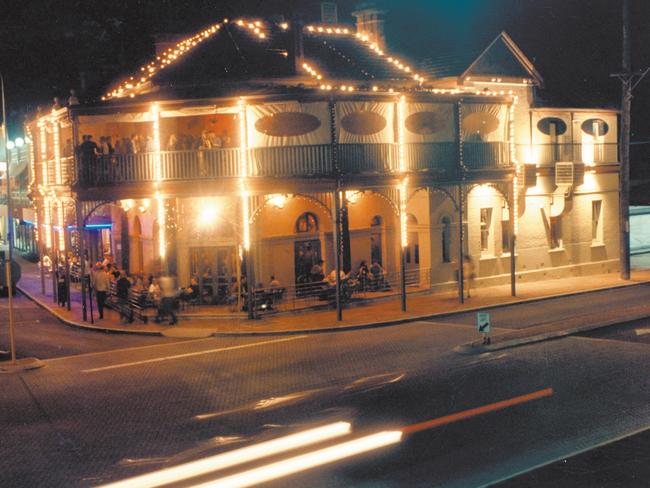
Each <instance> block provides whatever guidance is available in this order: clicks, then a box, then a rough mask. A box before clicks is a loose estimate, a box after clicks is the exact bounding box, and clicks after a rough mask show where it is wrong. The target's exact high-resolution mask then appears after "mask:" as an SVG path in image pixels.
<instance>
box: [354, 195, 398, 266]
mask: <svg viewBox="0 0 650 488" xmlns="http://www.w3.org/2000/svg"><path fill="white" fill-rule="evenodd" d="M375 215H379V216H381V218H382V220H383V230H384V232H383V235H382V258H383V261H384V264H383V267H384V269H385V270H386V271H388V272H396V271H398V270H399V247H398V240H399V236H398V229H399V218H398V216H397V213H396V210H395V208H394V207H393V206H392V205H391V204H390V203H389V202H388V200H387V199H386V198H384V197H383V196H381V195H379V194H377V193H373V192H370V191H367V192H364V193H362V194H360V195H359V199H358V201H357V202H356V203H354V204H348V225H349V228H350V253H351V260H352V269H353V270H355V271H356V270H357V269H359V264H360V262H361V261H362V260H365V261H366V263H367V264H368V265H370V264H371V263H370V232H371V229H370V223H371V221H372V218H373V217H374V216H375Z"/></svg>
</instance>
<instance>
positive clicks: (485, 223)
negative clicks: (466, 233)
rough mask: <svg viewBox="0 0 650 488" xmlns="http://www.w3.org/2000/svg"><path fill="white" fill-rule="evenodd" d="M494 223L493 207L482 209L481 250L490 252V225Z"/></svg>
mask: <svg viewBox="0 0 650 488" xmlns="http://www.w3.org/2000/svg"><path fill="white" fill-rule="evenodd" d="M491 225H492V209H491V208H482V209H481V252H482V253H489V252H490V227H491Z"/></svg>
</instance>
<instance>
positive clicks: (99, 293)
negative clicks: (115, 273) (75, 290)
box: [90, 264, 110, 319]
mask: <svg viewBox="0 0 650 488" xmlns="http://www.w3.org/2000/svg"><path fill="white" fill-rule="evenodd" d="M90 279H91V281H92V286H93V289H94V290H95V298H96V300H97V313H98V314H99V318H100V319H103V318H104V303H105V302H106V293H108V287H109V286H110V283H109V278H108V273H106V272H105V271H104V266H102V265H101V264H99V265H98V266H97V267H96V268H95V271H94V272H93V274H92V275H91V277H90Z"/></svg>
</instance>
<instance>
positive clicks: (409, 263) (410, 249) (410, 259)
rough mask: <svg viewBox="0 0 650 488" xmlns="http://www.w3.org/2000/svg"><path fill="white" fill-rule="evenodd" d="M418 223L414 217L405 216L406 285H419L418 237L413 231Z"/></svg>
mask: <svg viewBox="0 0 650 488" xmlns="http://www.w3.org/2000/svg"><path fill="white" fill-rule="evenodd" d="M417 223H418V221H417V219H416V218H415V216H413V215H411V214H408V215H407V228H408V245H407V246H406V249H405V250H404V252H405V253H406V256H405V258H406V259H405V261H406V270H405V272H406V284H407V285H418V284H419V283H420V237H419V233H418V232H417V231H415V230H412V229H413V226H415V225H417Z"/></svg>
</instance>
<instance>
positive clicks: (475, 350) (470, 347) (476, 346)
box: [452, 341, 494, 356]
mask: <svg viewBox="0 0 650 488" xmlns="http://www.w3.org/2000/svg"><path fill="white" fill-rule="evenodd" d="M452 350H453V351H454V352H455V353H457V354H461V355H463V356H474V355H477V354H483V353H484V352H491V351H492V350H494V346H492V345H489V346H488V345H485V344H482V343H480V342H478V341H475V342H469V343H466V344H461V345H459V346H456V347H454V348H453V349H452Z"/></svg>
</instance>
